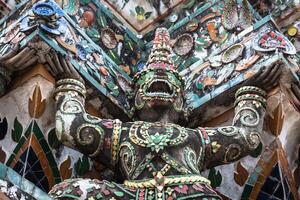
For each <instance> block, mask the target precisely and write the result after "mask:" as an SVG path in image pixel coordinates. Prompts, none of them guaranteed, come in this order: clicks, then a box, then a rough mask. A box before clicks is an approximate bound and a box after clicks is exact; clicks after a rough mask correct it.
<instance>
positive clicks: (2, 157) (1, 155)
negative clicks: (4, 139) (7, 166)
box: [0, 147, 6, 163]
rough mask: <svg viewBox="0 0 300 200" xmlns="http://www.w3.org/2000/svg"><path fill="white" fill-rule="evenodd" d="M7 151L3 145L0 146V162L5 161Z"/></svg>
mask: <svg viewBox="0 0 300 200" xmlns="http://www.w3.org/2000/svg"><path fill="white" fill-rule="evenodd" d="M5 159H6V153H5V151H3V149H2V147H0V163H5Z"/></svg>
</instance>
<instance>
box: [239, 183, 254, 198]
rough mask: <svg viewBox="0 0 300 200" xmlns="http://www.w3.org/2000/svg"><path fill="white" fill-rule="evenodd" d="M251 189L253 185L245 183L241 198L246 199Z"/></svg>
mask: <svg viewBox="0 0 300 200" xmlns="http://www.w3.org/2000/svg"><path fill="white" fill-rule="evenodd" d="M252 189H253V186H251V185H248V184H247V185H246V186H245V188H244V191H243V194H242V199H243V198H244V199H247V198H248V197H249V196H250V194H251V192H252Z"/></svg>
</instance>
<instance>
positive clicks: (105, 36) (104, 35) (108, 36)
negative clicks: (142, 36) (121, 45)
mask: <svg viewBox="0 0 300 200" xmlns="http://www.w3.org/2000/svg"><path fill="white" fill-rule="evenodd" d="M101 41H102V43H103V45H104V46H105V47H107V48H108V49H114V48H116V46H117V44H118V42H117V38H116V34H115V32H114V31H113V30H111V29H110V28H104V29H102V30H101Z"/></svg>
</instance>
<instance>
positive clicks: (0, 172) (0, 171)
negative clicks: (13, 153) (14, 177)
mask: <svg viewBox="0 0 300 200" xmlns="http://www.w3.org/2000/svg"><path fill="white" fill-rule="evenodd" d="M6 173H7V167H6V166H5V165H4V164H2V163H0V179H4V178H5V177H6Z"/></svg>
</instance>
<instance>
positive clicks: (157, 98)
mask: <svg viewBox="0 0 300 200" xmlns="http://www.w3.org/2000/svg"><path fill="white" fill-rule="evenodd" d="M182 88H183V81H182V80H181V78H180V76H179V75H178V73H177V72H175V71H172V70H164V69H163V70H162V69H151V70H150V69H148V70H147V71H144V72H142V73H140V74H139V75H138V76H137V77H136V79H135V99H134V103H135V109H136V111H142V112H148V114H150V113H151V111H155V112H159V111H160V110H161V111H162V110H169V111H171V112H173V113H174V112H176V113H182V111H183V104H184V99H183V92H182ZM143 114H146V113H143Z"/></svg>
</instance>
